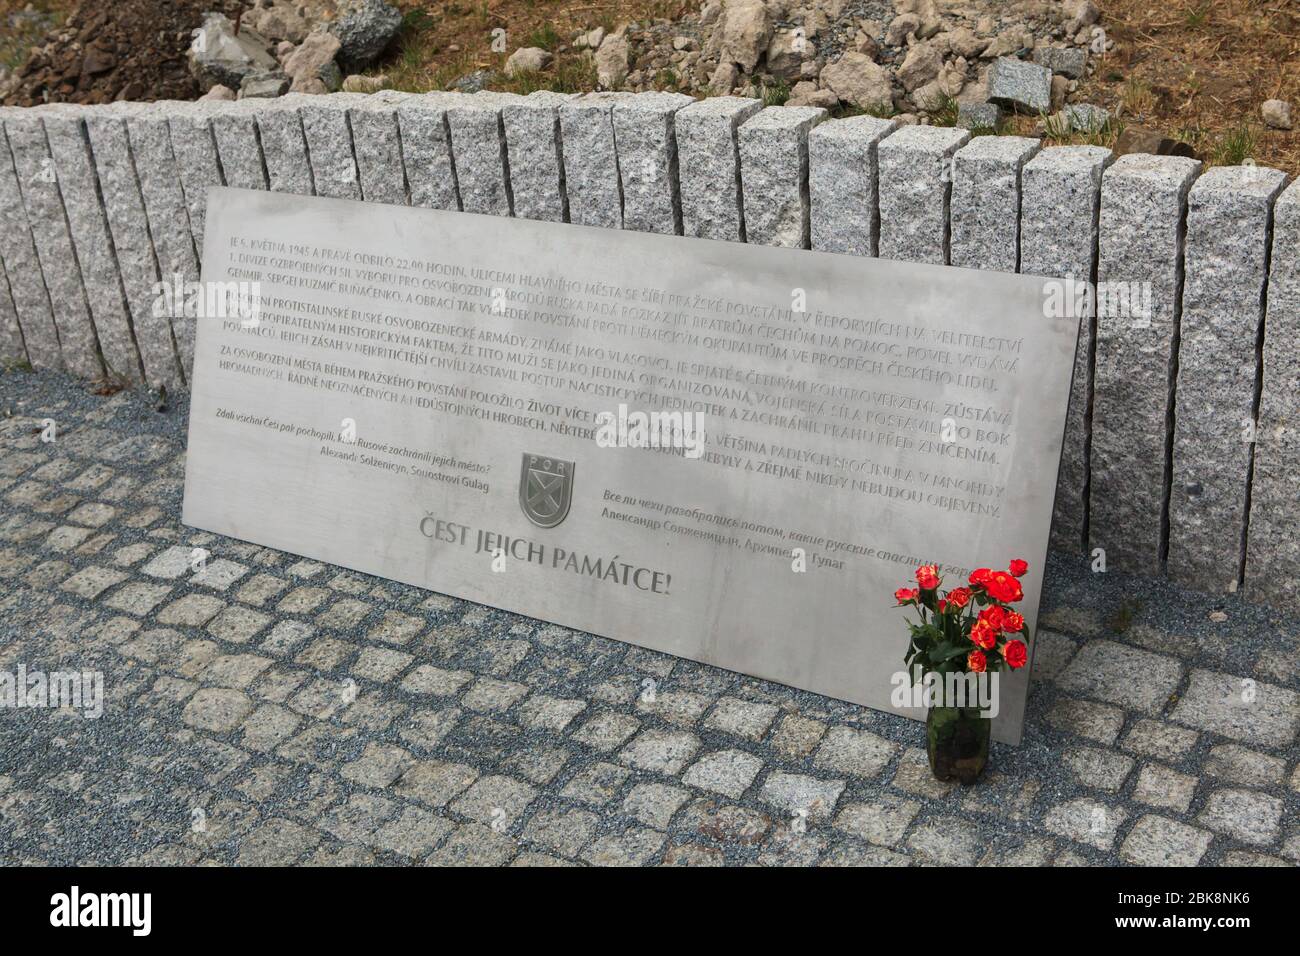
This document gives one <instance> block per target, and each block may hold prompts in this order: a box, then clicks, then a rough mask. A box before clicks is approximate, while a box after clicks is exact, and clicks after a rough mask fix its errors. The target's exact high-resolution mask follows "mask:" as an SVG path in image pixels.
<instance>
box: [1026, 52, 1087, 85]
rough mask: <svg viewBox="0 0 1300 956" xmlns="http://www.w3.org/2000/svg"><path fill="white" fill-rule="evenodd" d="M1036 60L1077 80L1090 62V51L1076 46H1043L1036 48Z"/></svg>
mask: <svg viewBox="0 0 1300 956" xmlns="http://www.w3.org/2000/svg"><path fill="white" fill-rule="evenodd" d="M1034 62H1035V63H1037V64H1038V65H1039V66H1042V67H1046V68H1047V69H1049V70H1051V71H1052V72H1053V73H1059V74H1060V75H1061V76H1067V77H1069V78H1070V79H1072V80H1077V79H1079V78H1080V77H1081V76H1083V70H1084V67H1085V66H1087V64H1088V51H1087V50H1085V49H1084V48H1083V47H1076V46H1043V47H1036V48H1035V49H1034Z"/></svg>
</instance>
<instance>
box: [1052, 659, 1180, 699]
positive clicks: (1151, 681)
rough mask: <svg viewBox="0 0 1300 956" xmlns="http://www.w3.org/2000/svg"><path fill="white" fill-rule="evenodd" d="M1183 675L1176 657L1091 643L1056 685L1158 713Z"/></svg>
mask: <svg viewBox="0 0 1300 956" xmlns="http://www.w3.org/2000/svg"><path fill="white" fill-rule="evenodd" d="M1182 676H1183V665H1182V664H1181V663H1179V662H1178V660H1177V659H1176V658H1173V657H1165V656H1163V655H1161V654H1152V653H1150V652H1149V651H1140V650H1136V649H1134V648H1131V647H1126V646H1125V645H1123V644H1117V643H1115V642H1113V641H1090V642H1089V643H1088V644H1086V645H1084V648H1083V650H1081V651H1079V653H1078V654H1076V655H1075V657H1074V659H1073V660H1072V661H1070V663H1069V664H1068V665H1067V666H1066V668H1065V671H1064V672H1063V673H1062V674H1061V675H1060V676H1059V677H1058V678H1057V683H1058V684H1060V685H1061V686H1062V687H1064V688H1066V689H1067V690H1069V691H1071V692H1073V693H1076V694H1079V695H1081V696H1084V697H1093V698H1096V699H1098V700H1104V701H1106V702H1108V703H1112V704H1119V705H1121V706H1123V707H1126V708H1128V709H1129V710H1137V711H1141V712H1143V713H1147V714H1158V713H1160V712H1161V710H1162V709H1163V708H1164V705H1165V704H1166V703H1167V702H1168V700H1169V697H1170V695H1171V694H1173V692H1174V690H1175V689H1176V688H1177V687H1178V683H1179V681H1180V680H1181V679H1182Z"/></svg>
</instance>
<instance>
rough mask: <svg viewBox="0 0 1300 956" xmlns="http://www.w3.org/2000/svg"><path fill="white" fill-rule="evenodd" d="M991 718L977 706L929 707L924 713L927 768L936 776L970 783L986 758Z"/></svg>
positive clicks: (987, 755)
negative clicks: (928, 757)
mask: <svg viewBox="0 0 1300 956" xmlns="http://www.w3.org/2000/svg"><path fill="white" fill-rule="evenodd" d="M992 723H993V722H992V721H991V720H990V719H989V718H988V717H984V716H982V715H981V713H980V709H979V708H978V707H931V708H930V711H929V713H927V714H926V716H925V742H926V750H927V751H928V753H929V755H930V770H931V772H932V773H933V774H934V775H935V777H936V779H939V780H945V781H950V780H956V781H959V782H961V783H963V784H966V785H967V786H969V785H970V784H973V783H974V782H975V781H976V780H978V779H979V775H980V774H981V773H983V772H984V765H985V764H987V763H988V760H989V731H990V729H991V727H992Z"/></svg>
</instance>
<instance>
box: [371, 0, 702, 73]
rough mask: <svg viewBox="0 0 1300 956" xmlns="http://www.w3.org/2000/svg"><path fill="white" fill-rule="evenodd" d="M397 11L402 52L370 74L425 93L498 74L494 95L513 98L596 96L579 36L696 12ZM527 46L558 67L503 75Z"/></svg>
mask: <svg viewBox="0 0 1300 956" xmlns="http://www.w3.org/2000/svg"><path fill="white" fill-rule="evenodd" d="M397 5H398V6H399V7H400V8H401V9H402V12H403V13H404V14H405V15H406V20H405V23H404V25H403V29H402V33H401V36H400V37H399V40H398V46H397V51H396V53H395V54H394V55H393V56H390V57H389V58H388V59H387V61H386V62H384V63H381V64H378V65H377V66H375V67H374V68H373V69H371V70H369V71H368V72H369V73H371V74H378V73H385V74H387V76H388V79H389V84H390V85H391V86H393V87H394V88H395V89H400V90H410V91H413V92H422V91H424V90H440V89H445V88H446V86H447V85H448V84H449V83H450V82H452V81H453V80H455V79H457V78H458V77H461V76H464V75H465V74H467V73H472V72H474V71H475V70H482V69H492V70H495V71H497V72H498V74H499V75H498V78H497V80H496V81H495V82H493V83H492V84H491V85H490V88H491V89H496V90H508V91H510V92H514V93H531V92H533V91H534V90H538V89H548V90H555V91H557V92H579V91H583V90H591V89H594V88H595V86H596V72H595V67H594V65H593V63H592V61H591V57H590V56H589V55H587V54H585V53H582V52H579V51H575V50H571V49H568V46H569V43H570V42H571V41H572V39H573V37H574V36H575V35H576V34H577V33H579V32H581V31H584V30H591V29H594V28H595V27H598V26H599V27H604V28H605V29H606V31H612V30H614V29H615V28H616V27H618V26H619V25H621V24H624V23H628V22H633V21H636V22H641V23H645V22H648V21H650V20H654V19H677V18H678V17H680V16H682V15H683V14H684V13H686V12H687V11H689V10H691V9H692V8H694V7H695V6H697V4H695V3H692V2H690V0H603V2H602V0H409V2H404V0H397ZM497 31H505V32H504V35H502V34H501V33H499V32H497ZM494 41H496V42H495V46H496V47H497V49H493V47H494ZM525 46H536V47H542V48H543V49H546V50H550V51H551V52H552V53H553V54H554V55H555V62H554V63H553V64H552V65H551V66H550V67H548V68H547V69H546V70H544V71H543V72H541V73H539V74H536V75H533V76H521V77H517V78H515V79H506V78H505V77H504V76H503V75H500V71H501V69H502V67H504V66H505V62H506V58H507V57H508V56H509V55H510V54H511V53H513V52H514V51H515V50H517V49H519V48H520V47H525ZM656 82H657V85H660V86H663V87H665V88H668V89H671V88H673V87H674V86H675V77H672V76H670V75H664V76H661V77H657V78H656Z"/></svg>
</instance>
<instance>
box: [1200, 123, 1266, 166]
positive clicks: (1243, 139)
mask: <svg viewBox="0 0 1300 956" xmlns="http://www.w3.org/2000/svg"><path fill="white" fill-rule="evenodd" d="M1257 138H1258V137H1257V134H1256V132H1255V129H1254V128H1253V127H1250V126H1246V125H1245V124H1244V123H1243V124H1242V125H1241V126H1238V127H1237V128H1236V129H1231V130H1228V132H1226V133H1224V134H1223V135H1222V136H1220V137H1219V140H1218V142H1217V143H1216V144H1215V145H1214V148H1213V149H1212V150H1209V151H1208V153H1209V156H1210V161H1211V162H1212V163H1213V164H1214V165H1216V166H1240V165H1241V164H1242V163H1244V162H1245V161H1246V160H1248V159H1251V158H1252V157H1253V156H1254V155H1255V146H1256V144H1257Z"/></svg>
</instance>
